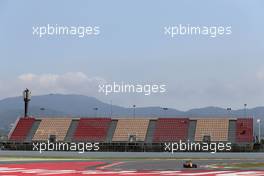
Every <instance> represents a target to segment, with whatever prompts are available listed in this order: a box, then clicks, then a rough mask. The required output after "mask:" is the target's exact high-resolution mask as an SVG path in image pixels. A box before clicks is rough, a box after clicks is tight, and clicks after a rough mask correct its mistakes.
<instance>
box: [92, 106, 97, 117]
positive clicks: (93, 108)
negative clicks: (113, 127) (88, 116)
mask: <svg viewBox="0 0 264 176" xmlns="http://www.w3.org/2000/svg"><path fill="white" fill-rule="evenodd" d="M93 110H95V117H97V111H98V108H97V107H95V108H93Z"/></svg>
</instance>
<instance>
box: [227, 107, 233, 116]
mask: <svg viewBox="0 0 264 176" xmlns="http://www.w3.org/2000/svg"><path fill="white" fill-rule="evenodd" d="M226 110H227V114H228V116H229V117H231V111H232V109H231V108H226Z"/></svg>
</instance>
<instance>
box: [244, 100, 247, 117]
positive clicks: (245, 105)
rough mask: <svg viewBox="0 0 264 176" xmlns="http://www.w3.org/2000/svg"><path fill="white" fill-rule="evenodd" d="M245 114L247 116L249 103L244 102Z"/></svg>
mask: <svg viewBox="0 0 264 176" xmlns="http://www.w3.org/2000/svg"><path fill="white" fill-rule="evenodd" d="M244 116H245V117H247V104H246V103H245V104H244Z"/></svg>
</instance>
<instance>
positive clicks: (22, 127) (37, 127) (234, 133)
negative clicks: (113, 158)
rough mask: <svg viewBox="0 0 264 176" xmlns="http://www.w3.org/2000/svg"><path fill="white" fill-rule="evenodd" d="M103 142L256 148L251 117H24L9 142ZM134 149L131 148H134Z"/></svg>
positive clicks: (112, 147)
mask: <svg viewBox="0 0 264 176" xmlns="http://www.w3.org/2000/svg"><path fill="white" fill-rule="evenodd" d="M47 140H53V141H54V142H59V141H63V142H100V144H101V145H102V147H101V148H102V149H103V150H105V151H127V150H128V148H129V147H131V146H132V148H133V147H134V148H133V150H132V151H134V150H137V151H161V149H162V146H163V144H164V143H165V142H179V141H191V142H192V141H193V142H200V143H201V142H208V143H210V142H232V144H233V145H235V146H236V149H238V147H239V146H243V147H245V146H247V147H248V148H251V147H252V144H253V119H251V118H244V119H243V118H232V119H228V118H199V119H193V118H191V119H190V118H152V119H147V118H140V119H139V118H136V119H134V118H119V119H116V118H88V117H87V118H33V117H30V118H28V117H27V118H20V119H18V120H17V122H16V125H15V126H14V127H13V129H12V130H11V131H10V134H9V141H8V142H9V144H12V143H16V144H21V145H22V144H25V143H26V144H28V145H30V144H32V142H36V141H47ZM130 151H131V150H130Z"/></svg>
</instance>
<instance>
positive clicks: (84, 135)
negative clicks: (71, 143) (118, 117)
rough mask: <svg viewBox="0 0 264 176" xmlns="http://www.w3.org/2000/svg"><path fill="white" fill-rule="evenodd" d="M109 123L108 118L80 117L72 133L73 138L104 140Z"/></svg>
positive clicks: (77, 139)
mask: <svg viewBox="0 0 264 176" xmlns="http://www.w3.org/2000/svg"><path fill="white" fill-rule="evenodd" d="M110 123H111V119H109V118H81V119H80V121H79V123H78V126H77V129H76V131H75V134H74V140H76V141H91V142H92V141H95V142H104V141H106V136H107V132H108V128H109V126H110Z"/></svg>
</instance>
